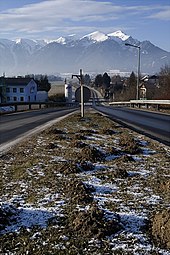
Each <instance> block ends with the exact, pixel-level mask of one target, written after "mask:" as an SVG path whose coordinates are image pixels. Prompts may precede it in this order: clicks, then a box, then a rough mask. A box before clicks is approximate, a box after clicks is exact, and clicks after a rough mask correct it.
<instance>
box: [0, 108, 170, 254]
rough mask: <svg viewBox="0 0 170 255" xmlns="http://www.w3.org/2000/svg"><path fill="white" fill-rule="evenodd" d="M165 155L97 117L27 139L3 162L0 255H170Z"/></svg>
mask: <svg viewBox="0 0 170 255" xmlns="http://www.w3.org/2000/svg"><path fill="white" fill-rule="evenodd" d="M169 156H170V149H169V147H167V146H165V145H162V144H160V143H158V142H156V141H154V140H152V139H150V138H147V137H145V136H144V135H139V134H138V133H136V132H134V131H131V130H129V129H127V128H125V127H123V126H121V125H119V124H117V123H116V122H114V121H112V120H110V119H108V118H106V117H104V116H102V115H100V114H99V113H97V112H95V111H94V110H87V112H85V117H84V118H83V119H82V118H81V117H80V115H79V114H77V113H76V114H74V115H72V116H70V117H68V118H66V119H63V120H61V121H60V122H58V123H56V124H55V125H53V126H51V127H50V128H48V129H46V130H45V131H42V132H40V133H39V134H36V135H34V136H32V137H31V138H27V139H26V140H24V141H23V142H21V143H20V144H18V145H17V146H16V147H15V148H12V149H11V150H9V151H8V152H6V153H5V154H3V155H2V156H1V162H0V171H1V181H0V187H1V189H0V194H1V198H0V254H17V255H18V254H35V255H38V254H59V255H60V254H89V255H90V254H96V255H97V254H165V255H166V254H168V249H169V248H170V243H169V240H168V236H167V235H168V233H169V232H168V231H169V220H170V216H169V202H170V201H169V197H170V193H169V192H170V188H169V182H170V175H169V164H168V162H169ZM158 213H159V214H158ZM156 215H157V216H156ZM158 216H159V217H158ZM163 218H166V221H164V220H163ZM156 223H157V225H155V224H156ZM163 229H164V232H163ZM159 230H160V233H159ZM158 240H159V241H158ZM122 252H123V253H122Z"/></svg>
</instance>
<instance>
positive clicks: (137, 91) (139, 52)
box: [125, 43, 140, 100]
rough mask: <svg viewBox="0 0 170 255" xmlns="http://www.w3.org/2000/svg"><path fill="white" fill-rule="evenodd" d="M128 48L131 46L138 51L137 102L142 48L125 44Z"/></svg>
mask: <svg viewBox="0 0 170 255" xmlns="http://www.w3.org/2000/svg"><path fill="white" fill-rule="evenodd" d="M125 45H126V46H131V47H134V48H137V49H138V68H137V85H136V86H137V87H136V100H138V99H139V77H140V46H137V45H134V44H130V43H125Z"/></svg>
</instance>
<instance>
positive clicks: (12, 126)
mask: <svg viewBox="0 0 170 255" xmlns="http://www.w3.org/2000/svg"><path fill="white" fill-rule="evenodd" d="M75 110H76V109H75V108H69V109H68V108H65V109H63V108H62V109H59V108H49V109H41V110H36V111H29V112H17V113H11V114H7V115H2V116H0V147H1V148H0V150H2V148H3V147H4V146H7V145H10V144H11V142H12V141H15V140H17V139H20V138H23V136H25V135H26V134H27V135H29V134H30V133H34V132H36V131H38V130H40V129H41V128H43V127H44V125H46V126H48V125H52V124H53V122H56V121H57V119H58V118H61V117H63V116H66V115H67V114H69V113H71V112H73V111H75Z"/></svg>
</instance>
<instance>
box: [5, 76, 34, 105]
mask: <svg viewBox="0 0 170 255" xmlns="http://www.w3.org/2000/svg"><path fill="white" fill-rule="evenodd" d="M0 84H1V93H0V102H6V103H13V102H36V101H37V83H36V82H35V81H34V79H32V78H22V77H18V78H6V77H0Z"/></svg>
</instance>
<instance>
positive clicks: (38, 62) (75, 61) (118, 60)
mask: <svg viewBox="0 0 170 255" xmlns="http://www.w3.org/2000/svg"><path fill="white" fill-rule="evenodd" d="M125 43H130V44H132V45H136V46H140V48H141V54H140V55H141V67H140V69H141V72H142V73H148V74H153V73H156V72H159V71H160V68H161V67H163V66H165V64H169V63H170V52H167V51H165V50H163V49H161V48H159V47H157V46H155V45H154V44H152V43H151V42H150V41H142V42H140V41H139V40H137V39H134V38H132V37H131V36H129V35H126V34H125V33H123V32H122V31H116V32H113V33H109V34H104V33H101V32H99V31H96V32H93V33H90V34H88V35H85V36H83V37H81V38H77V37H76V36H75V35H70V36H68V37H60V38H58V39H56V40H31V39H22V38H21V39H17V40H9V39H0V75H1V74H3V73H6V74H7V75H24V74H30V73H34V74H37V73H42V74H58V73H77V72H78V71H79V69H83V71H84V72H86V73H90V72H95V73H103V72H107V71H109V70H120V71H122V72H131V71H134V72H136V69H137V63H138V62H137V61H138V49H137V48H135V47H131V46H126V45H125Z"/></svg>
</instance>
